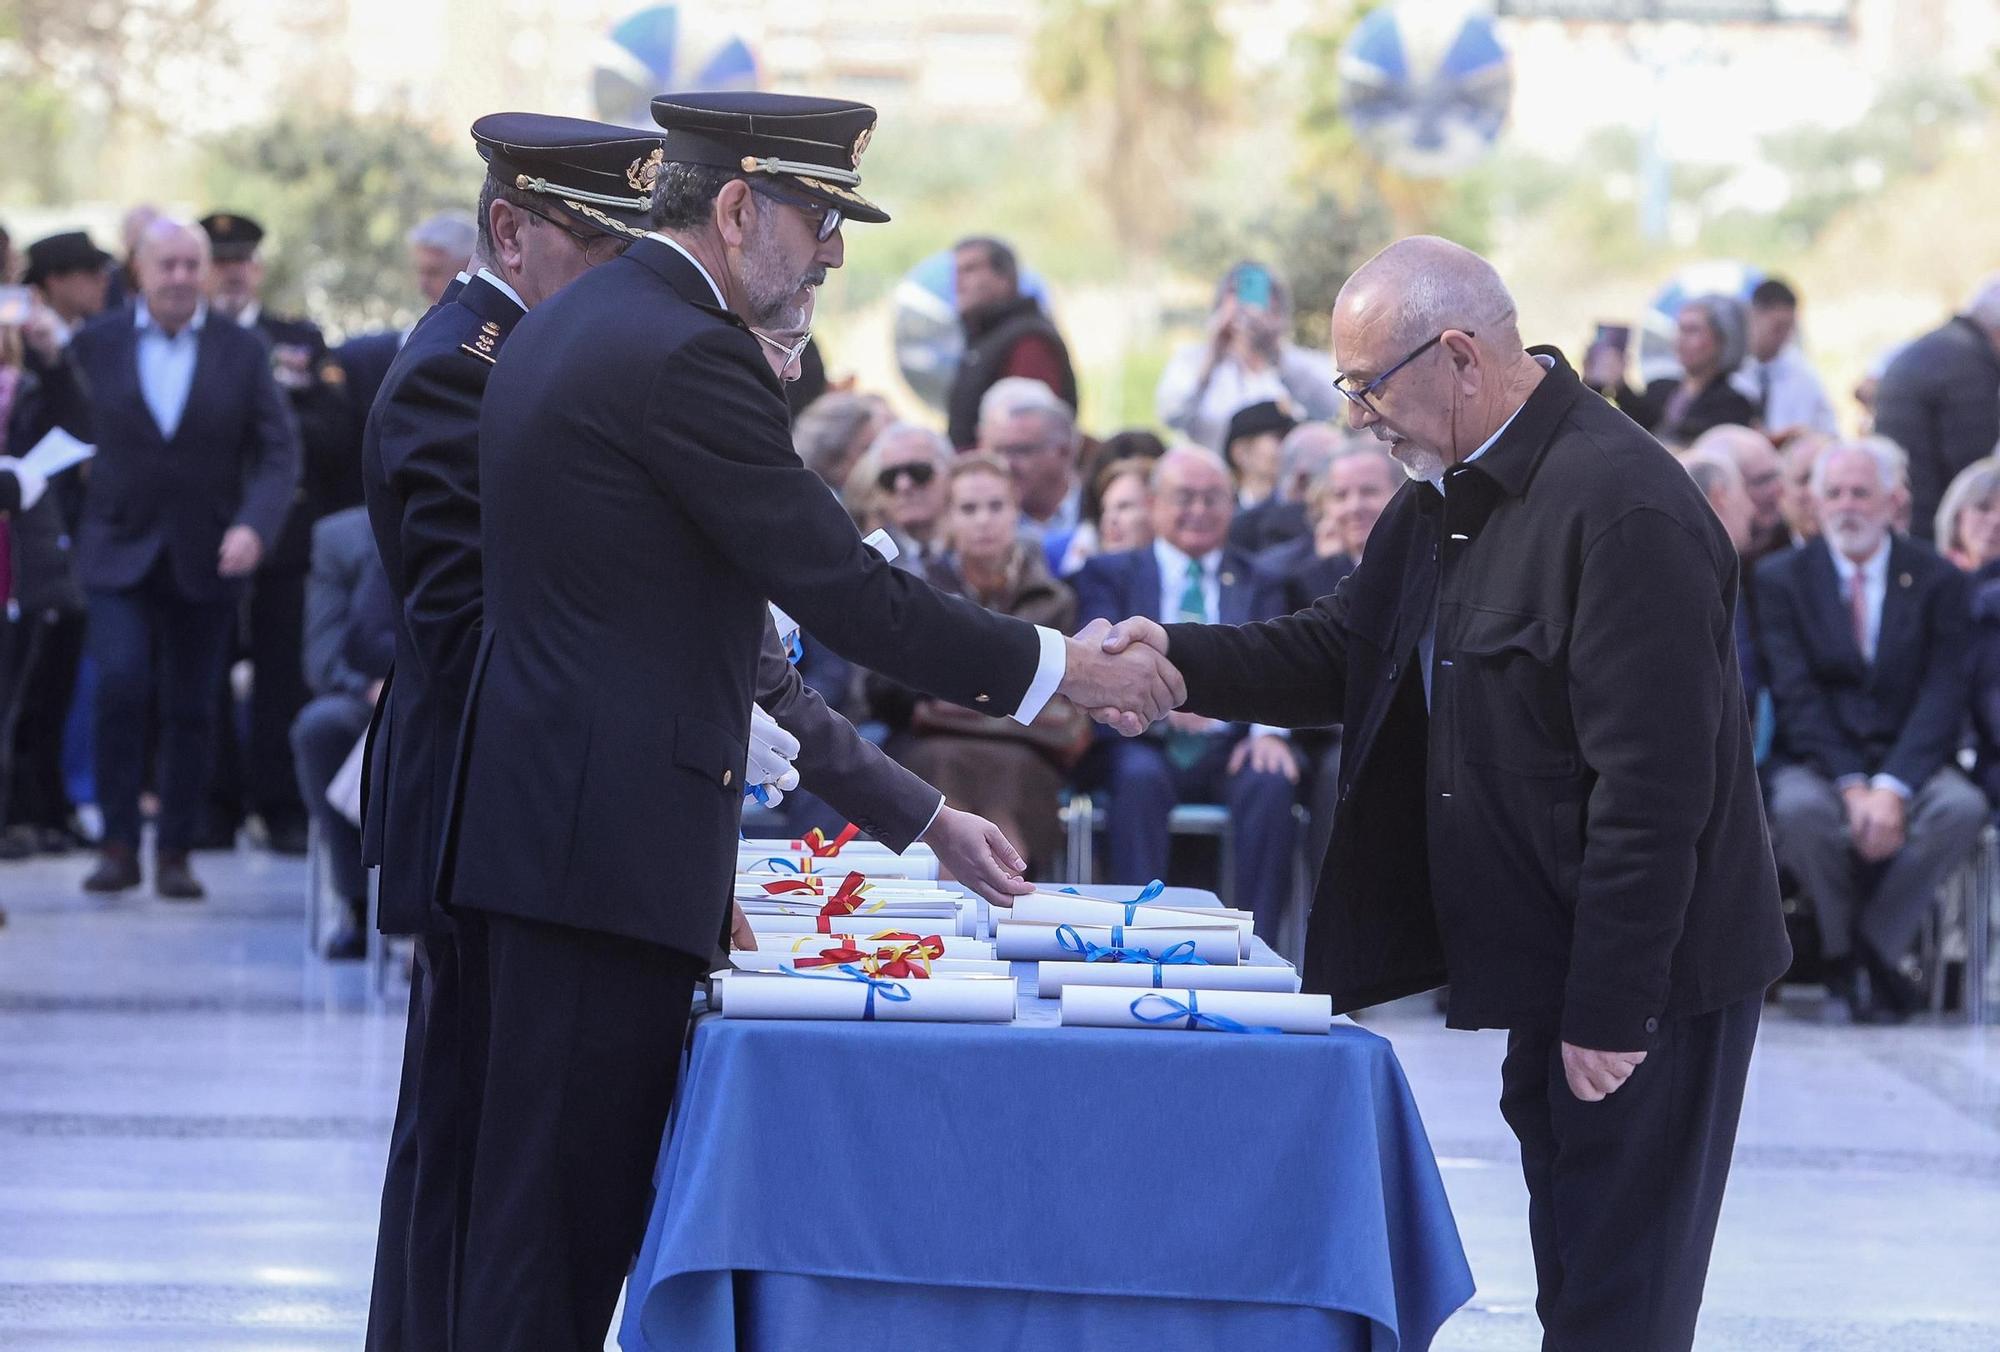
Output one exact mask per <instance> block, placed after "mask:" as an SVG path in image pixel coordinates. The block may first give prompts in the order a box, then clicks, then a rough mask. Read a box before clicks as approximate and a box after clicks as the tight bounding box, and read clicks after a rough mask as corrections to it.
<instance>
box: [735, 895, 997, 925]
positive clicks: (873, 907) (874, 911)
mask: <svg viewBox="0 0 2000 1352" xmlns="http://www.w3.org/2000/svg"><path fill="white" fill-rule="evenodd" d="M964 900H965V898H963V897H957V896H936V897H927V898H924V899H922V900H917V899H914V898H905V897H895V896H876V895H875V894H873V893H868V894H865V895H863V896H862V897H861V898H860V901H861V904H860V905H859V906H857V907H856V908H855V909H854V910H852V911H849V912H848V914H849V915H884V916H894V915H907V916H936V917H938V918H940V919H949V918H950V917H952V916H955V915H957V914H958V910H959V905H960V904H961V903H962V902H963V901H964ZM736 902H737V904H738V905H739V906H741V907H742V908H743V914H745V915H757V916H765V915H803V916H811V917H813V918H814V919H817V918H818V917H819V913H820V910H821V908H823V907H824V906H825V905H826V898H825V897H800V898H798V899H796V900H794V899H793V898H792V897H790V896H785V897H766V896H755V897H738V898H737V899H736Z"/></svg>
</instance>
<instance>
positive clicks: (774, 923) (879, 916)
mask: <svg viewBox="0 0 2000 1352" xmlns="http://www.w3.org/2000/svg"><path fill="white" fill-rule="evenodd" d="M744 919H746V920H748V921H749V922H750V928H751V930H752V931H753V932H755V933H757V934H760V935H761V934H812V935H818V934H819V932H820V931H819V917H818V916H817V915H752V914H749V913H745V915H744ZM827 925H828V926H829V927H830V929H832V930H841V929H851V928H856V927H858V928H859V929H861V931H862V932H863V933H864V934H880V933H881V932H882V931H883V930H903V931H909V930H918V931H934V930H945V929H948V930H950V931H951V932H952V933H953V934H958V935H963V936H964V937H966V938H968V939H970V938H971V937H972V936H973V934H974V932H975V931H976V930H977V929H978V926H979V912H978V911H976V910H974V909H973V908H972V907H970V906H968V907H966V908H965V909H964V910H961V911H946V912H943V913H942V914H936V913H933V912H932V911H931V910H929V909H926V910H924V911H920V912H915V913H912V912H910V911H856V912H854V913H853V914H852V915H836V916H831V917H829V918H828V920H827Z"/></svg>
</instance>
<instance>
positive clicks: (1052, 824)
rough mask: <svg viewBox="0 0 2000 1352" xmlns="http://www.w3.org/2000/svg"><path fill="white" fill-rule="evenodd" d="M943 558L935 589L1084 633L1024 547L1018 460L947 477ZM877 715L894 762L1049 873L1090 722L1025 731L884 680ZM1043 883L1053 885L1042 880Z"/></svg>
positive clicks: (873, 694) (1061, 715) (959, 469)
mask: <svg viewBox="0 0 2000 1352" xmlns="http://www.w3.org/2000/svg"><path fill="white" fill-rule="evenodd" d="M945 488H946V494H947V497H946V503H947V505H946V510H945V523H944V531H943V543H944V548H943V551H942V552H940V553H937V554H934V555H932V557H931V558H930V560H929V561H928V563H927V564H926V567H925V570H924V574H925V576H926V577H927V578H928V579H929V580H930V582H931V584H932V585H933V586H935V587H938V588H940V589H942V590H944V591H948V592H953V593H955V594H957V595H960V596H964V597H966V598H967V599H969V600H973V601H977V602H978V603H979V604H980V605H982V606H985V607H986V608H987V609H989V610H996V611H999V612H1001V613H1003V614H1007V615H1012V616H1014V617H1016V618H1017V619H1023V620H1027V621H1028V622H1029V623H1031V624H1041V625H1047V626H1048V627H1049V628H1051V629H1055V630H1057V631H1059V632H1061V633H1065V634H1067V633H1069V632H1071V631H1072V630H1073V629H1075V628H1076V595H1075V593H1073V592H1072V591H1070V589H1069V588H1068V587H1066V586H1064V585H1063V584H1062V583H1060V582H1058V581H1056V580H1055V579H1054V578H1052V577H1050V576H1049V570H1048V567H1047V565H1046V564H1045V562H1044V561H1043V559H1042V551H1041V550H1040V548H1038V547H1037V546H1036V545H1035V544H1034V543H1033V542H1031V541H1027V540H1023V539H1021V538H1020V532H1019V522H1018V521H1016V520H1015V518H1016V517H1017V516H1019V514H1020V507H1019V505H1018V502H1017V500H1016V498H1015V490H1014V479H1013V475H1012V473H1011V472H1010V470H1009V469H1008V466H1007V463H1006V462H1005V461H1003V460H1001V459H999V458H998V457H996V456H990V455H985V454H982V453H979V452H976V451H975V452H971V453H969V454H966V455H963V456H960V457H959V458H958V459H957V460H955V461H954V462H953V463H952V465H951V468H950V469H949V471H947V473H946V476H945ZM867 686H868V696H869V703H870V706H871V708H872V711H873V713H874V715H875V717H877V718H879V719H881V720H882V721H883V722H885V723H887V724H888V725H889V726H890V727H891V728H892V729H894V730H895V735H894V736H893V737H891V739H890V741H889V743H888V747H887V749H888V751H889V754H891V755H892V756H894V757H895V758H896V759H897V760H899V761H901V762H902V763H903V764H904V765H906V766H908V767H909V769H910V771H911V772H912V773H913V774H916V775H918V776H920V777H921V778H923V779H925V780H926V781H928V782H929V783H931V784H934V785H936V786H937V788H938V789H940V790H941V791H942V792H943V793H944V796H945V799H946V801H948V802H950V803H952V804H953V805H954V806H957V807H959V808H962V809H963V810H965V811H967V812H976V813H978V814H979V815H980V816H982V817H985V818H986V819H987V820H989V821H991V822H992V823H993V824H994V825H995V826H998V827H999V828H1000V830H1001V831H1002V832H1003V833H1004V834H1005V835H1006V837H1007V839H1009V840H1011V841H1013V842H1014V843H1015V844H1016V845H1017V846H1019V847H1020V849H1021V851H1022V852H1023V853H1024V854H1025V855H1026V856H1027V857H1028V862H1029V866H1030V867H1031V868H1040V869H1042V870H1044V871H1046V870H1047V868H1048V867H1049V866H1050V865H1051V864H1052V863H1053V862H1054V860H1055V858H1056V854H1057V852H1058V851H1059V849H1060V848H1061V845H1062V828H1061V823H1060V821H1059V820H1058V818H1057V811H1056V810H1057V806H1058V798H1059V795H1060V794H1061V792H1062V786H1063V775H1064V773H1065V772H1066V771H1067V770H1068V769H1069V767H1070V766H1071V765H1073V764H1075V762H1076V758H1077V757H1078V756H1079V755H1081V754H1082V752H1083V751H1084V749H1085V748H1086V747H1087V746H1088V745H1089V743H1090V720H1089V718H1088V716H1087V715H1085V714H1084V713H1083V711H1082V710H1080V709H1078V708H1076V706H1074V705H1072V704H1071V703H1069V701H1067V700H1062V699H1058V700H1052V701H1050V703H1049V706H1048V707H1047V708H1046V709H1044V710H1042V712H1041V714H1040V715H1039V716H1038V717H1037V718H1036V719H1035V721H1034V722H1033V723H1031V724H1029V725H1028V726H1026V727H1023V726H1022V725H1021V724H1019V723H1016V722H1015V721H1014V720H1013V719H1011V718H999V717H993V716H990V715H987V714H982V713H976V712H973V711H972V710H969V709H963V708H960V707H959V706H957V705H955V704H949V703H947V702H945V701H943V700H937V699H931V698H929V697H928V696H920V695H917V694H916V693H915V692H913V691H910V690H907V689H905V688H904V687H902V686H899V685H897V684H895V683H894V682H892V681H889V680H888V679H886V678H884V677H881V676H872V675H871V676H870V677H868V681H867ZM1033 876H1044V875H1043V874H1036V875H1033Z"/></svg>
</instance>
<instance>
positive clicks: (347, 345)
mask: <svg viewBox="0 0 2000 1352" xmlns="http://www.w3.org/2000/svg"><path fill="white" fill-rule="evenodd" d="M478 238H479V232H478V229H477V227H475V226H474V225H473V223H472V218H471V217H469V216H467V215H465V214H464V213H463V212H458V211H440V212H439V213H437V215H435V216H431V217H429V218H427V219H425V220H423V221H421V222H419V223H418V224H417V225H416V226H415V227H414V228H412V229H411V231H410V233H409V237H408V243H409V246H410V272H411V275H412V276H413V277H414V278H415V280H416V284H417V294H418V295H419V296H421V297H423V303H424V305H425V306H426V307H428V306H433V305H436V304H438V303H439V302H440V301H442V300H443V299H445V293H446V292H447V291H450V292H452V294H453V295H456V294H457V288H458V287H460V286H463V285H464V284H465V283H464V280H462V279H464V278H469V277H470V276H471V273H469V272H468V271H467V269H468V268H469V267H470V266H471V264H472V249H473V246H474V244H476V243H477V242H478ZM415 327H416V325H415V324H414V323H410V324H406V325H404V326H403V327H402V328H398V329H381V330H378V331H376V332H374V333H361V334H356V335H355V336H354V337H352V338H349V339H348V340H347V341H346V342H344V343H342V344H341V345H340V346H339V347H338V348H336V349H334V354H333V359H334V361H335V362H336V363H337V364H338V365H339V367H340V369H341V370H342V371H343V372H345V373H346V377H347V402H348V407H349V411H350V412H351V413H352V414H353V418H354V432H353V452H354V459H355V463H356V464H359V463H360V461H361V438H362V436H363V434H364V433H365V431H366V429H367V425H368V410H369V409H371V408H373V407H374V406H375V396H376V394H377V393H379V392H380V391H381V389H382V379H383V377H385V376H387V375H388V374H389V364H390V363H391V362H393V361H395V360H396V354H397V353H398V352H400V351H402V350H403V344H404V343H405V342H407V341H409V337H410V331H411V330H412V329H414V328H415Z"/></svg>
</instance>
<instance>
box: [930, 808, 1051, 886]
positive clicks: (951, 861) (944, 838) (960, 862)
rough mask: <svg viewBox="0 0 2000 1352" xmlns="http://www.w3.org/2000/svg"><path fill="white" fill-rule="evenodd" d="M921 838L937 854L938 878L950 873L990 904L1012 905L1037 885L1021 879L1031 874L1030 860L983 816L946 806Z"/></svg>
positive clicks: (940, 809)
mask: <svg viewBox="0 0 2000 1352" xmlns="http://www.w3.org/2000/svg"><path fill="white" fill-rule="evenodd" d="M918 839H920V840H922V841H923V842H924V844H926V845H928V846H930V847H931V848H932V849H933V850H936V851H937V857H938V865H939V868H938V876H939V877H943V876H944V875H945V874H947V873H949V874H950V875H951V877H952V878H953V879H955V880H956V881H958V882H961V883H964V884H965V885H966V886H967V887H969V888H971V889H972V890H973V891H974V892H977V893H978V894H979V895H980V896H982V897H984V898H986V900H987V901H988V903H990V904H991V905H994V906H1012V905H1013V904H1014V898H1015V897H1018V896H1023V895H1025V894H1026V893H1029V892H1032V891H1034V890H1035V885H1034V884H1033V883H1031V882H1028V881H1027V880H1026V879H1024V878H1023V877H1022V875H1023V874H1024V873H1026V872H1027V871H1028V861H1027V860H1025V859H1023V858H1022V857H1021V853H1020V851H1019V850H1016V849H1015V848H1014V847H1013V845H1012V844H1010V843H1009V842H1008V840H1007V837H1006V836H1005V835H1004V834H1003V833H1002V832H1001V830H1000V828H999V827H997V826H995V825H994V824H993V823H992V822H990V821H987V820H986V818H984V817H976V816H974V815H973V814H972V813H970V812H960V811H959V810H958V809H957V808H954V807H952V806H950V805H949V804H947V805H946V806H944V807H941V808H939V809H938V814H937V820H935V821H933V822H932V823H931V825H930V829H929V830H927V831H925V832H924V833H923V835H921V836H920V837H918Z"/></svg>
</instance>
